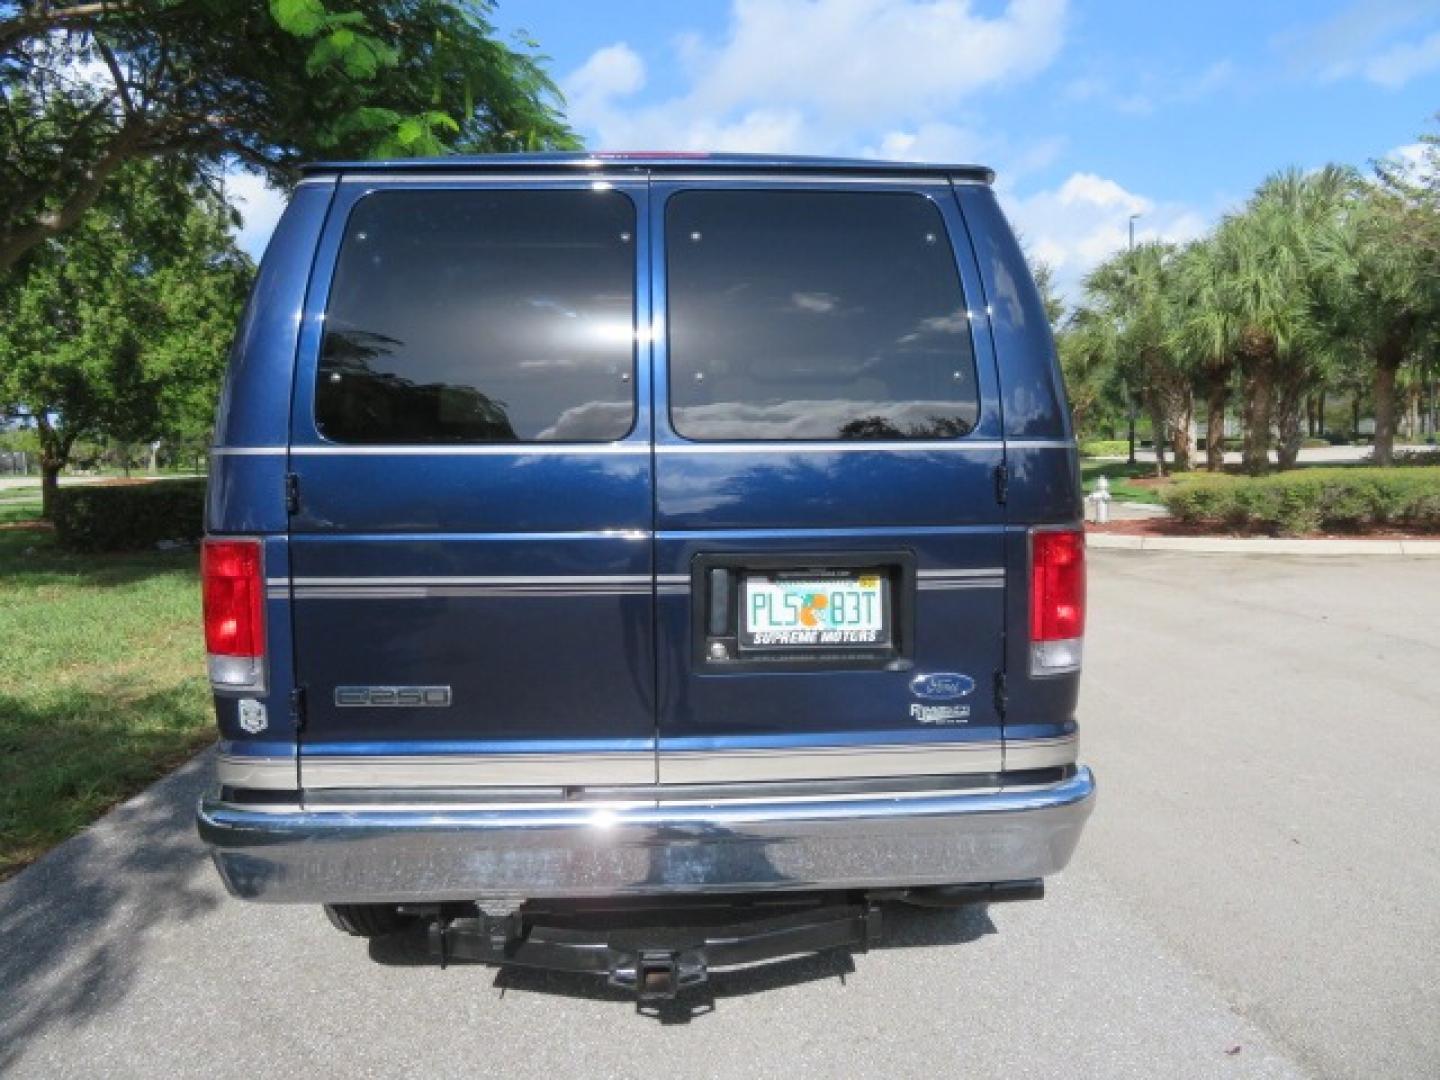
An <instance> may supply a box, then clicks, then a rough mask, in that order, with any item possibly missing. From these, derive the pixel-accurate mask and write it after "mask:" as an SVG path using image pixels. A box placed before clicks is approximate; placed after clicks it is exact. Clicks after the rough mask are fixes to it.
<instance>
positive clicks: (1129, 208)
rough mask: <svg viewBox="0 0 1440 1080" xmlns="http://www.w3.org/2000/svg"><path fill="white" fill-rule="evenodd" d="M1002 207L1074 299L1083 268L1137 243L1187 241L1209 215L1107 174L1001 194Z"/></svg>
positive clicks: (1199, 231) (1204, 226)
mask: <svg viewBox="0 0 1440 1080" xmlns="http://www.w3.org/2000/svg"><path fill="white" fill-rule="evenodd" d="M1001 201H1002V203H1003V204H1004V206H1005V211H1006V213H1007V215H1008V216H1009V218H1010V221H1011V223H1012V224H1013V225H1014V227H1015V230H1016V231H1017V232H1018V233H1019V234H1020V236H1021V239H1022V240H1023V241H1024V243H1025V246H1026V248H1027V250H1028V251H1029V252H1030V254H1031V255H1033V256H1035V257H1037V258H1040V259H1043V260H1044V261H1045V262H1047V263H1049V264H1050V267H1051V268H1052V269H1053V270H1054V271H1055V277H1056V283H1057V286H1058V288H1059V289H1060V291H1061V292H1062V293H1063V294H1065V295H1066V296H1067V297H1070V298H1071V299H1073V298H1074V297H1075V296H1076V295H1077V294H1078V292H1079V286H1080V281H1081V279H1082V278H1083V277H1084V276H1085V274H1086V272H1088V271H1089V270H1091V269H1092V268H1093V267H1094V266H1095V265H1096V264H1098V263H1099V262H1101V261H1102V260H1103V259H1104V258H1105V257H1106V256H1108V255H1110V254H1112V253H1114V252H1116V251H1119V250H1120V249H1121V248H1123V247H1125V245H1126V244H1127V243H1129V224H1130V215H1131V214H1138V215H1140V216H1139V217H1138V218H1137V219H1136V221H1135V241H1136V243H1145V242H1147V241H1151V240H1164V241H1169V242H1171V243H1177V244H1178V243H1185V242H1186V241H1189V240H1194V239H1195V238H1197V237H1199V236H1201V235H1203V234H1204V233H1205V230H1206V229H1207V228H1208V227H1209V224H1210V219H1209V217H1208V215H1206V214H1203V213H1201V212H1199V211H1198V210H1196V209H1195V208H1193V207H1189V206H1186V205H1184V204H1181V203H1165V202H1157V201H1156V200H1154V199H1151V198H1148V197H1146V196H1144V195H1141V194H1138V193H1136V192H1133V191H1130V190H1128V189H1127V188H1125V187H1124V186H1123V185H1121V184H1119V183H1117V182H1116V181H1114V180H1111V179H1109V178H1107V177H1103V176H1097V175H1096V174H1094V173H1087V172H1077V173H1072V174H1071V175H1070V176H1069V177H1067V178H1066V180H1065V181H1064V183H1062V184H1061V185H1060V186H1059V187H1057V188H1053V189H1049V190H1045V191H1039V192H1036V193H1034V194H1031V195H1014V194H1007V193H1005V192H1002V193H1001Z"/></svg>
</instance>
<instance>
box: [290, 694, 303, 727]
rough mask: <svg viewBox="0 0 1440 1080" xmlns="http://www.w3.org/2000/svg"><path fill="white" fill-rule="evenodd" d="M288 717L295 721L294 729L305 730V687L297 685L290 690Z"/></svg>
mask: <svg viewBox="0 0 1440 1080" xmlns="http://www.w3.org/2000/svg"><path fill="white" fill-rule="evenodd" d="M290 719H291V720H293V721H294V722H295V730H296V731H304V730H305V688H304V687H303V686H297V687H295V689H293V690H291V691H290Z"/></svg>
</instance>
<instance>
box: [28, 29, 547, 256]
mask: <svg viewBox="0 0 1440 1080" xmlns="http://www.w3.org/2000/svg"><path fill="white" fill-rule="evenodd" d="M342 7H343V10H342ZM492 10H493V4H492V3H490V2H489V0H346V2H345V3H344V4H343V5H340V4H335V3H329V2H327V0H270V3H269V4H268V5H266V4H260V3H256V2H254V0H109V2H106V3H85V2H81V0H56V2H49V0H30V2H23V0H21V2H13V0H12V2H5V0H0V273H4V272H5V271H7V270H8V269H10V268H11V267H13V266H14V265H15V263H16V262H17V260H18V259H19V258H20V257H21V256H22V255H23V254H24V253H25V252H26V251H29V250H30V249H31V248H33V247H34V246H35V245H37V244H40V243H42V242H44V241H46V240H48V239H52V238H54V237H57V236H60V235H62V234H63V233H64V232H65V231H66V230H68V229H70V228H73V227H74V226H75V225H76V224H77V223H78V222H79V221H80V220H81V219H82V217H83V216H84V215H85V213H86V212H87V211H88V210H89V209H90V208H91V207H92V206H93V205H94V204H95V202H96V200H97V199H99V198H100V196H101V194H102V192H104V191H105V190H106V188H107V186H109V185H110V184H111V183H113V181H114V179H115V177H116V175H117V174H118V173H119V172H120V170H121V169H123V168H124V167H125V166H126V165H127V163H130V162H134V161H136V160H140V159H161V158H163V159H166V160H170V161H175V162H183V163H184V164H185V165H186V166H187V167H188V168H189V169H190V170H191V171H192V174H193V175H195V176H197V177H199V176H209V177H211V178H212V179H213V177H214V176H216V175H217V174H218V173H219V172H220V171H221V170H222V169H223V168H224V167H225V166H227V165H228V164H230V163H232V162H235V161H238V162H240V163H243V164H244V165H246V166H249V167H251V168H254V169H258V170H260V171H262V172H264V173H265V174H266V175H267V176H269V177H270V179H271V180H272V181H273V182H275V183H277V184H280V185H282V186H283V185H285V184H287V183H289V182H292V181H293V180H294V178H295V175H296V166H297V165H298V163H299V162H301V161H303V160H305V159H307V158H314V157H356V158H365V157H373V156H409V155H416V154H434V153H439V152H441V151H442V150H444V149H447V148H458V149H467V150H522V149H534V148H544V147H568V146H572V145H575V137H574V135H573V134H572V133H571V132H570V130H569V128H568V127H566V125H565V124H564V122H563V120H562V119H561V118H560V116H559V113H558V108H559V96H558V93H557V92H556V90H555V88H554V86H553V84H552V83H551V82H550V80H549V78H548V77H547V76H546V74H545V72H544V70H543V67H542V58H541V57H540V56H538V55H537V54H536V52H535V49H534V45H533V43H526V44H525V45H524V46H522V48H519V49H512V48H510V47H509V46H507V45H504V44H502V43H500V42H498V41H496V40H495V38H494V28H493V27H492V26H491V24H490V22H489V21H488V17H489V15H490V13H491V11H492Z"/></svg>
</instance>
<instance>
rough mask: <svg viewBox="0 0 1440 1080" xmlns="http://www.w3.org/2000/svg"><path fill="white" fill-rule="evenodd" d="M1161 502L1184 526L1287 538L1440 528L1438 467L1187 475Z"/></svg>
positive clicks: (1439, 469)
mask: <svg viewBox="0 0 1440 1080" xmlns="http://www.w3.org/2000/svg"><path fill="white" fill-rule="evenodd" d="M1161 499H1162V501H1163V502H1164V504H1165V506H1166V508H1167V509H1168V510H1169V511H1170V513H1171V514H1172V515H1173V516H1174V517H1175V518H1176V519H1177V520H1179V521H1183V522H1220V523H1223V524H1225V525H1227V526H1229V527H1231V528H1237V529H1257V530H1262V531H1270V532H1277V533H1283V534H1289V535H1295V534H1302V533H1308V532H1315V531H1317V530H1320V529H1334V530H1341V531H1353V530H1357V529H1362V528H1365V527H1367V526H1373V525H1395V526H1400V527H1404V528H1412V529H1420V530H1433V529H1440V468H1437V467H1434V466H1430V467H1416V468H1406V469H1393V468H1337V469H1302V470H1299V471H1296V472H1288V473H1281V474H1278V475H1275V476H1267V477H1221V476H1207V477H1198V476H1197V477H1187V478H1185V479H1184V480H1182V481H1181V482H1179V483H1176V484H1174V485H1173V486H1171V487H1169V488H1166V489H1165V490H1164V491H1163V492H1162V493H1161Z"/></svg>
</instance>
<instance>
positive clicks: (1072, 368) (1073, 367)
mask: <svg viewBox="0 0 1440 1080" xmlns="http://www.w3.org/2000/svg"><path fill="white" fill-rule="evenodd" d="M1055 346H1056V350H1057V351H1058V352H1059V354H1060V370H1061V371H1062V372H1064V375H1065V389H1066V392H1067V394H1068V396H1069V398H1070V412H1071V419H1072V421H1073V424H1074V428H1075V431H1076V432H1077V433H1080V434H1082V435H1083V434H1088V433H1091V432H1094V431H1095V430H1096V427H1097V425H1098V424H1100V423H1102V422H1103V421H1104V419H1105V418H1106V414H1107V412H1108V408H1109V406H1110V402H1111V400H1112V398H1113V397H1115V395H1116V394H1117V393H1118V391H1116V390H1115V381H1116V369H1115V354H1116V349H1115V340H1114V324H1113V323H1111V322H1110V321H1109V320H1108V319H1106V318H1104V317H1103V316H1101V315H1100V314H1099V313H1097V312H1096V311H1094V310H1092V309H1090V308H1086V307H1081V308H1079V309H1077V310H1076V311H1075V312H1074V313H1073V314H1072V315H1071V316H1070V318H1069V319H1067V320H1066V322H1065V324H1064V325H1063V326H1062V327H1061V328H1060V330H1059V332H1058V333H1057V334H1056V335H1055Z"/></svg>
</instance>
